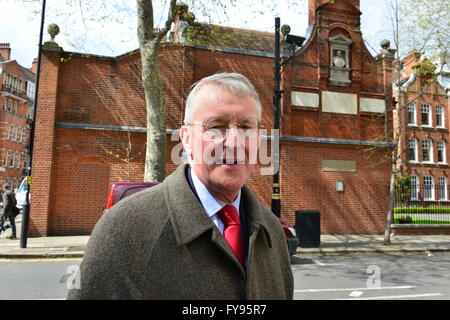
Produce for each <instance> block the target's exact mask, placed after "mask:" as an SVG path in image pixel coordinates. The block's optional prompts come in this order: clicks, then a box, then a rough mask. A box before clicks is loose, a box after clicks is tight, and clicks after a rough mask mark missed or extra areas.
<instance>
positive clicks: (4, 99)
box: [3, 97, 8, 111]
mask: <svg viewBox="0 0 450 320" xmlns="http://www.w3.org/2000/svg"><path fill="white" fill-rule="evenodd" d="M3 110H5V111H6V110H8V98H6V97H3Z"/></svg>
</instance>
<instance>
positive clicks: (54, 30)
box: [47, 23, 59, 41]
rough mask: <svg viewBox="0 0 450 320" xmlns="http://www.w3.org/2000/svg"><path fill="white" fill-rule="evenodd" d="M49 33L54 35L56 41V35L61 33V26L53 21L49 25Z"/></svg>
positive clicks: (53, 39) (53, 38)
mask: <svg viewBox="0 0 450 320" xmlns="http://www.w3.org/2000/svg"><path fill="white" fill-rule="evenodd" d="M47 32H48V34H49V35H50V36H51V37H52V39H51V40H52V41H55V37H56V35H57V34H58V33H59V27H58V25H57V24H55V23H51V24H49V25H48V27H47Z"/></svg>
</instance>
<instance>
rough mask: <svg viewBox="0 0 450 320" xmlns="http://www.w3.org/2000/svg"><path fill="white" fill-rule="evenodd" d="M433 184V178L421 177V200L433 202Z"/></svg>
mask: <svg viewBox="0 0 450 320" xmlns="http://www.w3.org/2000/svg"><path fill="white" fill-rule="evenodd" d="M433 187H434V182H433V176H425V177H423V200H424V201H433V200H434V192H433V191H434V190H433V189H434V188H433Z"/></svg>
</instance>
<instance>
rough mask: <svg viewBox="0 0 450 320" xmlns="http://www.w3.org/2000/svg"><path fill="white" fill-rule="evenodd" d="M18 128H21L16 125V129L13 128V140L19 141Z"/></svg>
mask: <svg viewBox="0 0 450 320" xmlns="http://www.w3.org/2000/svg"><path fill="white" fill-rule="evenodd" d="M18 130H19V127H14V130H13V136H12V140H13V141H17V137H18V135H17V133H18Z"/></svg>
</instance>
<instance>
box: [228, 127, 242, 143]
mask: <svg viewBox="0 0 450 320" xmlns="http://www.w3.org/2000/svg"><path fill="white" fill-rule="evenodd" d="M241 140H242V138H241V137H240V135H239V130H238V129H237V127H236V126H230V128H228V129H227V133H226V136H225V141H224V143H225V146H226V147H228V148H236V147H238V146H239V144H240V143H241Z"/></svg>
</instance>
